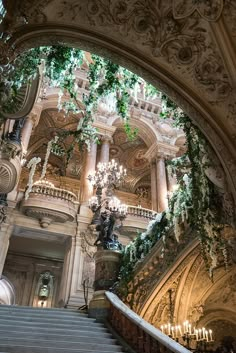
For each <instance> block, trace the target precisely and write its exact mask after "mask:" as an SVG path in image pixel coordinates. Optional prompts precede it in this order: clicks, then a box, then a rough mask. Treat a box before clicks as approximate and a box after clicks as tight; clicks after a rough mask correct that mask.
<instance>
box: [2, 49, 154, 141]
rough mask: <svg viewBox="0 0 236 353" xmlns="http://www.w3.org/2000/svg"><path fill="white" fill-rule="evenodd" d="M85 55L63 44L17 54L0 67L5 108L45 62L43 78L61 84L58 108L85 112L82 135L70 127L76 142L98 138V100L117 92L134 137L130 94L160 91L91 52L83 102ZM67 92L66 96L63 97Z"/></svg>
mask: <svg viewBox="0 0 236 353" xmlns="http://www.w3.org/2000/svg"><path fill="white" fill-rule="evenodd" d="M85 57H86V56H85V52H84V51H82V50H79V49H74V48H68V47H64V46H51V47H39V48H35V49H31V50H28V51H26V52H24V53H22V54H20V55H18V56H17V57H16V59H15V60H14V61H13V62H12V63H11V64H10V65H9V66H8V67H7V68H6V67H4V68H2V71H0V76H1V77H0V78H1V82H0V103H1V104H2V110H3V111H4V112H11V110H12V109H13V108H14V104H15V99H16V97H17V92H18V91H19V89H20V88H21V86H22V85H23V84H25V83H28V82H29V80H30V79H32V78H34V77H35V76H36V75H37V72H38V67H39V65H41V64H42V65H41V66H42V67H43V68H44V69H43V73H44V78H45V80H46V81H47V83H48V84H49V86H51V87H59V88H60V91H59V95H58V109H59V110H61V109H63V110H64V111H65V114H66V115H67V114H68V113H70V112H72V113H75V114H78V113H82V115H83V118H82V124H79V125H78V127H77V130H80V136H78V132H77V131H70V135H71V136H74V137H75V139H76V141H75V142H78V141H80V143H79V144H80V146H81V145H83V144H85V145H87V146H89V145H90V144H89V142H88V141H89V140H93V141H94V140H95V141H96V139H97V138H96V137H95V136H96V131H95V130H94V128H93V127H92V123H93V114H94V112H96V109H97V105H98V103H99V101H101V99H103V98H104V97H107V96H109V95H110V94H112V95H113V96H114V100H115V105H116V111H117V114H118V115H119V116H120V117H121V118H122V119H123V121H124V128H125V131H126V133H127V136H128V138H130V139H132V138H134V137H135V136H136V134H137V129H134V130H132V129H131V127H130V125H129V115H128V108H129V106H128V104H129V99H130V96H131V95H133V96H134V97H136V99H137V92H138V90H141V91H142V90H143V91H144V95H145V94H146V92H147V94H148V95H151V94H153V95H156V94H157V91H156V90H155V88H154V87H152V86H151V85H148V84H146V83H145V81H144V80H143V79H141V78H140V77H138V76H137V75H135V74H133V73H131V72H130V71H128V70H127V69H125V68H122V67H120V66H119V65H117V64H114V63H112V62H111V61H110V60H107V59H103V58H101V57H99V56H96V55H92V62H91V63H90V64H89V70H88V78H89V84H90V87H89V94H88V95H84V97H83V101H82V103H81V102H79V100H78V86H77V84H76V76H75V71H76V69H77V68H80V67H81V65H82V63H83V62H84V61H85ZM6 92H8V93H7V94H6ZM64 95H66V97H67V98H66V100H65V101H62V98H63V96H64ZM68 96H69V100H68ZM7 98H8V99H7ZM81 130H83V131H81Z"/></svg>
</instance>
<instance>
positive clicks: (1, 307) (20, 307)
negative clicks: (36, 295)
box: [0, 304, 87, 353]
mask: <svg viewBox="0 0 236 353" xmlns="http://www.w3.org/2000/svg"><path fill="white" fill-rule="evenodd" d="M9 309H11V310H20V311H24V310H27V311H29V312H30V311H42V312H50V313H53V312H55V313H57V312H58V313H60V314H61V313H62V312H64V313H72V314H73V313H78V314H81V315H87V314H86V313H83V312H81V311H79V310H75V309H65V308H36V307H33V306H23V305H5V304H2V305H0V311H1V310H9ZM0 353H1V352H0Z"/></svg>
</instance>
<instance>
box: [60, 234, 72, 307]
mask: <svg viewBox="0 0 236 353" xmlns="http://www.w3.org/2000/svg"><path fill="white" fill-rule="evenodd" d="M74 251H75V236H73V237H70V238H69V239H67V241H66V249H65V257H64V264H63V270H62V276H61V285H60V292H59V296H58V298H59V300H58V305H59V306H60V307H62V306H63V307H64V306H65V305H67V303H68V299H69V295H70V288H71V281H72V270H73V262H74Z"/></svg>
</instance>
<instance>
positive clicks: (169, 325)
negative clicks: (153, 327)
mask: <svg viewBox="0 0 236 353" xmlns="http://www.w3.org/2000/svg"><path fill="white" fill-rule="evenodd" d="M170 327H171V324H168V335H170Z"/></svg>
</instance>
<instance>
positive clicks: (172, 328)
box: [171, 326, 175, 338]
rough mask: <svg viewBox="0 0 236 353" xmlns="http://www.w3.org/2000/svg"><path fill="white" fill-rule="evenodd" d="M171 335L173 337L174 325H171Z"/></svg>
mask: <svg viewBox="0 0 236 353" xmlns="http://www.w3.org/2000/svg"><path fill="white" fill-rule="evenodd" d="M171 337H172V338H175V328H174V326H172V327H171Z"/></svg>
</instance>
